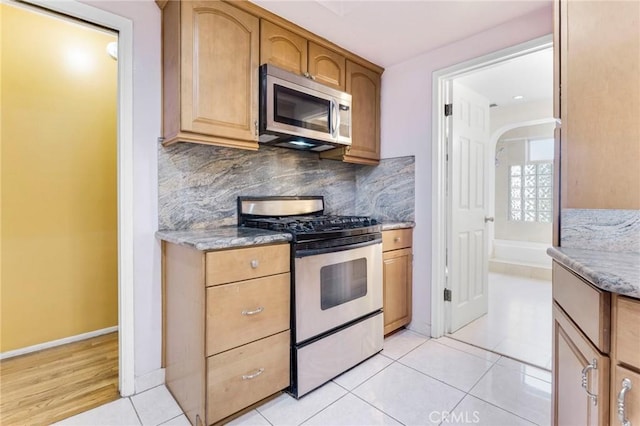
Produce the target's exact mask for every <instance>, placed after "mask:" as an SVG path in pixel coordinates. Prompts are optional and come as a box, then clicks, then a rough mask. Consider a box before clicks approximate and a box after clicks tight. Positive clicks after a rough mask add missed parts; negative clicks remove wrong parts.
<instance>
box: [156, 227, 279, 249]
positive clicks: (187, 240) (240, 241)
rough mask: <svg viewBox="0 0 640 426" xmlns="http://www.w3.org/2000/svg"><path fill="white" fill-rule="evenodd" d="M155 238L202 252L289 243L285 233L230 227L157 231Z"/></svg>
mask: <svg viewBox="0 0 640 426" xmlns="http://www.w3.org/2000/svg"><path fill="white" fill-rule="evenodd" d="M156 237H157V238H159V239H161V240H165V241H168V242H170V243H174V244H180V245H183V246H189V247H193V248H195V249H196V250H202V251H207V250H221V249H228V248H235V247H246V246H254V245H260V244H273V243H280V242H288V241H291V234H289V233H286V232H273V231H267V230H264V229H255V228H239V227H237V226H231V225H230V226H221V227H219V228H211V229H196V230H187V231H157V232H156Z"/></svg>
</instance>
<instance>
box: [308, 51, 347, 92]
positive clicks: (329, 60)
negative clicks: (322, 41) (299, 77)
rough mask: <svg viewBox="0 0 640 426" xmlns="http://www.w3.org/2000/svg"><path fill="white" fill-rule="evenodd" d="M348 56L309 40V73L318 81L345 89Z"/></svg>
mask: <svg viewBox="0 0 640 426" xmlns="http://www.w3.org/2000/svg"><path fill="white" fill-rule="evenodd" d="M346 62H347V60H346V58H345V57H344V56H342V55H341V54H339V53H336V52H334V51H333V50H331V49H329V48H326V47H324V46H320V45H319V44H316V43H314V42H311V41H310V42H309V74H311V76H312V77H313V78H314V79H315V80H316V81H317V82H318V83H322V84H325V85H327V86H331V87H334V88H336V89H338V90H342V91H344V90H345V88H346V82H345V78H346V66H347V65H346Z"/></svg>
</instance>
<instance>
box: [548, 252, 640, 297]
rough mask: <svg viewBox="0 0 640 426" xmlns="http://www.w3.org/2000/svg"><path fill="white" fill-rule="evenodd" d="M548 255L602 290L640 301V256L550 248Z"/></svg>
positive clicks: (639, 254) (628, 253) (629, 253)
mask: <svg viewBox="0 0 640 426" xmlns="http://www.w3.org/2000/svg"><path fill="white" fill-rule="evenodd" d="M547 254H549V256H551V257H552V258H553V259H555V260H556V261H557V262H558V263H560V264H562V265H564V266H566V267H567V268H569V269H571V270H573V271H575V272H576V273H577V274H578V275H580V276H582V277H583V278H584V279H585V280H587V281H589V282H590V283H591V284H593V285H595V286H596V287H598V288H600V289H602V290H606V291H610V292H612V293H618V294H622V295H624V296H630V297H634V298H636V299H640V253H636V252H614V251H603V250H585V249H581V248H567V247H550V248H549V249H547Z"/></svg>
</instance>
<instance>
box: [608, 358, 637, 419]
mask: <svg viewBox="0 0 640 426" xmlns="http://www.w3.org/2000/svg"><path fill="white" fill-rule="evenodd" d="M625 379H626V381H625ZM625 384H626V386H625ZM625 387H628V389H627V390H626V391H625V392H624V393H623V394H622V395H621V391H622V389H624V388H625ZM622 396H623V397H624V398H620V397H622ZM618 398H620V399H621V400H622V401H624V414H622V413H620V412H619V411H618V410H619V406H618ZM620 411H622V410H620ZM621 415H622V416H624V419H625V420H627V421H629V422H630V423H629V424H630V425H634V426H635V425H640V374H639V373H637V372H635V371H631V370H629V369H627V368H624V367H621V366H619V365H616V368H615V370H614V372H613V380H611V425H612V426H618V425H620V426H622V424H623V423H622V422H621V421H620V417H621Z"/></svg>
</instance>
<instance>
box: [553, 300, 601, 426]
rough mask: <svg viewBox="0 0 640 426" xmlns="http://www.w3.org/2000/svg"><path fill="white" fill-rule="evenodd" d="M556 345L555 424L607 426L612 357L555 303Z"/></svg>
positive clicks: (554, 326) (554, 374)
mask: <svg viewBox="0 0 640 426" xmlns="http://www.w3.org/2000/svg"><path fill="white" fill-rule="evenodd" d="M553 345H554V350H553V357H554V359H553V411H552V416H553V424H554V425H560V426H563V425H604V424H607V422H608V418H609V357H607V356H605V355H602V354H600V352H598V350H597V349H596V348H595V347H594V346H593V345H592V344H591V343H590V342H589V340H588V339H587V338H586V337H585V336H584V335H583V334H582V332H580V330H579V329H578V328H577V327H576V326H575V325H574V324H573V322H572V321H571V320H570V319H569V317H568V316H566V314H565V313H564V312H563V311H562V310H561V309H560V308H559V306H558V305H557V304H555V303H554V306H553ZM583 383H584V384H585V387H583ZM588 392H590V393H591V394H593V395H595V399H594V398H591V397H590V396H589V394H588Z"/></svg>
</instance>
